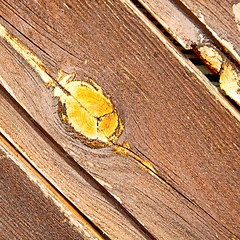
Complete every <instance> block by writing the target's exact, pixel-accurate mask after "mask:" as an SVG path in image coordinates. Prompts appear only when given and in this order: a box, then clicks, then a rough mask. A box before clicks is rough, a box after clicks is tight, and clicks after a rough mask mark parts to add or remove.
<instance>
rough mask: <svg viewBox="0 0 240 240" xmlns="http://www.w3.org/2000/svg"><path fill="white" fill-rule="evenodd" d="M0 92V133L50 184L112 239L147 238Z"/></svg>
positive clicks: (115, 203)
mask: <svg viewBox="0 0 240 240" xmlns="http://www.w3.org/2000/svg"><path fill="white" fill-rule="evenodd" d="M0 95H1V97H0V102H1V104H0V108H1V110H0V113H1V115H0V126H1V133H3V134H4V135H5V136H6V137H7V138H8V139H9V141H10V142H12V143H13V144H14V145H15V146H16V147H17V148H18V150H19V151H20V152H21V153H22V155H24V156H25V157H26V158H27V159H28V161H29V162H30V163H31V164H32V165H33V166H34V167H35V168H36V169H37V170H38V171H39V172H40V173H41V174H42V175H43V176H44V177H45V178H46V179H47V180H48V181H49V182H50V183H51V184H52V185H53V186H55V187H56V188H57V189H58V190H59V191H60V192H61V193H62V194H63V195H64V196H65V197H66V198H67V199H68V200H69V201H70V202H72V203H73V205H75V206H76V207H77V208H78V209H79V210H80V211H81V212H82V213H83V214H85V215H86V216H89V217H90V219H91V220H92V222H94V223H96V224H97V226H99V227H100V228H101V229H102V230H103V231H105V233H107V234H108V235H109V236H110V237H111V238H113V239H121V238H126V239H132V238H133V239H148V237H147V236H145V235H148V234H146V233H144V231H142V229H141V224H139V225H140V227H139V225H138V224H137V223H136V221H135V220H134V219H133V218H131V215H130V214H129V213H127V212H126V211H125V210H124V208H123V207H122V206H121V205H120V204H119V203H118V202H117V201H116V200H114V199H113V197H112V196H111V195H110V194H108V193H107V192H106V190H105V189H104V188H103V187H102V186H101V185H100V184H98V183H97V182H96V181H94V179H92V177H91V176H90V175H89V174H87V173H86V171H85V170H84V169H82V168H81V167H80V166H79V165H78V164H77V163H76V162H74V161H73V159H72V158H71V157H70V156H69V155H68V154H67V153H66V152H64V151H63V149H62V148H61V147H60V146H58V144H57V143H55V142H54V141H53V140H52V139H51V136H49V135H48V134H47V133H46V132H45V131H44V130H43V129H41V127H40V126H39V127H37V125H36V123H35V122H34V120H33V119H31V118H29V116H28V115H26V113H25V112H24V111H23V109H22V108H21V106H19V105H18V104H16V102H14V100H13V99H11V97H10V98H9V97H8V94H7V93H6V92H5V91H4V89H3V88H2V87H0ZM16 123H17V124H16Z"/></svg>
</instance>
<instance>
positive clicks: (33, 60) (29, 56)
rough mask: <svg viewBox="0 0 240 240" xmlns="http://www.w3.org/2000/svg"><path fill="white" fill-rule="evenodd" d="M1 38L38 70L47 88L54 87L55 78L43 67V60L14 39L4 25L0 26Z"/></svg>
mask: <svg viewBox="0 0 240 240" xmlns="http://www.w3.org/2000/svg"><path fill="white" fill-rule="evenodd" d="M0 37H2V38H3V39H5V40H6V41H7V42H8V43H9V44H10V45H11V46H12V47H13V48H14V49H15V50H16V51H17V52H18V53H19V54H20V55H21V56H22V57H23V58H24V59H25V60H26V61H27V62H28V63H29V64H30V65H31V66H32V67H33V68H34V69H35V70H36V72H37V73H38V74H39V75H40V77H41V78H42V80H43V81H44V82H45V84H46V85H47V86H49V85H54V80H53V78H52V77H51V76H50V75H49V74H48V73H47V71H46V69H45V68H44V67H43V66H42V65H43V63H42V62H41V60H40V59H39V58H38V57H37V56H35V55H34V54H33V53H31V51H30V50H29V49H28V48H27V47H25V46H24V45H23V44H22V43H21V42H20V41H19V40H18V39H17V38H15V37H13V36H12V35H11V34H10V33H9V32H8V30H7V29H6V28H5V27H4V26H3V25H2V24H0Z"/></svg>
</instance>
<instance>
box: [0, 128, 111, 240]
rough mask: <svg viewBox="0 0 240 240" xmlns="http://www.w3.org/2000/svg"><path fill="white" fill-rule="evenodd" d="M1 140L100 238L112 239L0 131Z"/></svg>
mask: <svg viewBox="0 0 240 240" xmlns="http://www.w3.org/2000/svg"><path fill="white" fill-rule="evenodd" d="M0 142H1V144H2V146H4V147H6V148H8V149H9V150H10V151H11V152H13V154H14V155H16V156H17V157H18V160H19V162H20V165H23V166H24V167H25V168H27V169H28V171H29V172H31V173H32V174H33V175H34V176H35V177H36V178H37V179H38V180H39V181H40V182H41V183H42V184H44V185H45V186H46V187H47V189H48V190H49V191H50V192H51V193H52V194H53V195H54V196H55V197H56V199H58V200H59V202H61V204H63V205H64V206H65V207H66V208H67V209H68V210H69V211H70V212H71V213H72V214H73V215H75V216H76V218H77V219H78V220H79V221H80V222H82V223H83V224H84V225H85V226H87V227H88V228H89V229H90V230H91V231H92V232H93V233H94V234H95V235H96V236H97V237H98V239H100V240H110V238H109V237H108V236H107V235H106V234H105V233H103V232H102V231H101V230H100V229H99V228H98V227H97V226H96V225H95V224H94V223H92V222H91V221H90V220H89V219H88V218H87V217H86V216H85V215H84V214H83V213H82V212H80V211H79V210H78V209H77V208H76V207H75V206H74V205H73V204H72V203H71V202H70V201H69V200H68V199H66V198H65V197H64V196H63V195H62V193H61V192H59V191H58V190H57V189H56V188H55V187H54V186H53V185H52V184H51V183H50V182H49V181H48V180H47V179H46V178H45V177H44V176H43V175H42V174H41V173H40V172H39V171H38V170H37V169H36V168H34V166H33V165H32V164H31V163H30V162H29V160H28V159H27V158H26V157H25V156H24V155H23V154H22V153H21V152H20V150H19V149H17V148H16V146H14V145H13V144H12V143H11V142H10V141H9V140H8V139H7V138H6V137H5V136H4V135H3V133H1V132H0Z"/></svg>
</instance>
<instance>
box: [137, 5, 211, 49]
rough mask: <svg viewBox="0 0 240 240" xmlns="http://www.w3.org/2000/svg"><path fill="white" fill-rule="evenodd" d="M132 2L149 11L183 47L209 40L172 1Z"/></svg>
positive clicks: (186, 47)
mask: <svg viewBox="0 0 240 240" xmlns="http://www.w3.org/2000/svg"><path fill="white" fill-rule="evenodd" d="M134 3H135V4H136V5H137V6H138V7H141V5H142V6H143V7H144V8H146V9H147V11H148V12H149V13H151V14H152V16H153V17H154V18H155V19H156V20H157V21H158V22H159V23H160V24H161V25H162V26H163V27H164V28H165V29H166V30H167V31H168V32H169V33H170V34H171V35H172V36H173V37H174V38H175V39H176V40H177V41H178V42H179V43H180V44H181V45H182V46H183V47H184V48H185V49H188V50H189V49H192V46H193V45H199V44H202V43H204V42H209V41H210V39H209V37H208V36H207V35H206V33H205V32H204V30H203V29H202V28H201V27H200V26H199V25H197V24H196V22H195V21H194V19H192V18H191V17H190V16H189V15H188V14H187V13H186V12H184V11H183V10H182V9H181V8H180V7H179V6H178V5H177V4H176V2H174V1H169V0H137V1H134Z"/></svg>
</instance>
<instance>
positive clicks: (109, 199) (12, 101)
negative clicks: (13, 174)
mask: <svg viewBox="0 0 240 240" xmlns="http://www.w3.org/2000/svg"><path fill="white" fill-rule="evenodd" d="M0 96H1V97H3V98H5V99H6V100H7V101H8V102H9V103H10V104H11V105H12V106H13V108H14V109H15V110H16V111H17V112H18V113H19V114H20V115H21V117H22V118H24V119H25V120H26V121H27V123H29V124H30V126H31V127H32V128H33V129H34V130H36V131H37V132H38V134H39V135H40V137H41V138H42V139H43V141H45V142H47V143H48V145H50V147H52V148H53V149H54V150H55V151H56V152H58V153H59V154H60V155H61V156H62V157H63V159H64V160H65V161H66V163H67V164H68V165H69V166H70V167H71V168H73V169H74V170H75V171H76V172H77V173H78V174H79V175H80V176H81V177H82V178H83V179H85V180H86V181H87V182H88V183H89V184H90V185H91V186H92V187H93V188H95V189H96V190H97V191H98V192H99V193H100V194H101V195H102V196H104V198H105V199H106V201H107V202H108V203H109V204H110V205H112V206H113V207H114V208H115V209H116V210H117V211H119V212H120V213H121V214H122V215H123V217H125V218H127V219H129V221H130V222H131V223H132V225H133V226H134V227H135V228H136V229H137V230H138V231H139V232H140V233H141V234H142V235H143V236H145V237H146V239H151V240H156V238H155V237H154V236H153V235H152V234H151V233H150V232H149V231H148V230H147V229H146V228H145V227H144V226H143V225H142V224H141V223H140V222H139V221H138V220H137V219H136V218H135V217H134V216H133V215H132V214H131V213H130V212H129V211H128V210H127V209H126V208H125V207H124V206H122V204H121V203H120V202H119V201H117V200H116V198H115V197H114V196H112V195H111V194H110V193H109V192H108V191H107V190H106V189H105V188H104V187H103V186H102V185H101V184H100V183H99V182H98V181H97V180H95V178H94V177H92V176H91V175H90V174H89V173H88V172H87V171H86V170H85V169H84V168H82V167H81V166H80V165H79V164H78V163H77V162H76V161H75V160H74V159H73V158H72V157H71V156H70V155H69V154H68V153H67V152H66V151H65V150H64V149H63V148H62V146H61V145H59V144H58V143H57V142H56V141H55V140H54V139H53V138H52V136H51V135H49V133H48V132H46V131H45V130H44V129H43V128H42V127H41V126H40V125H39V123H37V122H36V121H35V120H34V119H33V118H32V117H31V116H30V115H29V114H28V113H27V112H26V110H25V109H24V108H23V107H22V106H21V105H20V104H19V103H18V102H17V100H15V99H14V98H13V97H12V96H11V95H10V93H8V91H7V90H6V89H5V88H4V87H3V86H2V85H1V84H0ZM0 130H1V128H0ZM0 135H2V136H4V138H5V139H6V141H8V142H9V144H10V145H11V146H12V147H13V148H14V149H15V150H17V151H18V152H19V154H20V155H21V156H22V157H23V158H24V159H25V160H26V161H27V162H28V164H30V165H31V166H32V164H31V160H30V159H29V158H28V157H27V156H25V154H24V153H23V152H22V151H21V150H20V149H19V148H18V146H17V145H16V144H15V143H14V142H13V141H12V139H11V138H10V137H9V138H8V136H7V134H4V132H3V133H1V132H0ZM32 167H33V166H32ZM33 169H35V168H34V167H33ZM35 170H36V171H37V172H38V173H39V174H40V175H41V173H40V172H39V171H38V170H37V169H35ZM41 176H42V178H43V179H45V178H44V176H43V175H41ZM45 181H46V183H48V184H47V185H49V186H51V187H52V188H53V189H55V191H56V192H57V193H58V194H60V197H61V198H62V199H65V200H64V201H66V203H68V204H70V205H69V206H72V207H71V208H73V209H75V210H74V211H76V213H77V212H78V213H77V215H79V216H81V218H83V219H84V217H85V218H86V219H85V220H84V221H86V223H88V222H87V220H88V218H87V216H85V215H83V214H82V213H81V212H80V211H79V210H78V209H77V208H76V207H75V206H74V205H73V204H72V203H71V201H69V200H68V198H67V197H66V196H65V195H63V194H62V193H61V192H60V191H58V190H57V188H55V186H54V185H52V184H51V183H50V182H49V181H48V180H47V179H45ZM89 224H90V222H89ZM91 224H92V228H93V229H95V225H94V224H93V223H91ZM91 224H90V226H91ZM96 231H97V228H96ZM98 231H99V233H98V234H100V235H99V236H101V237H102V238H100V239H101V240H109V239H110V238H109V237H108V236H107V235H102V234H101V232H102V231H101V230H100V229H98Z"/></svg>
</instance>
